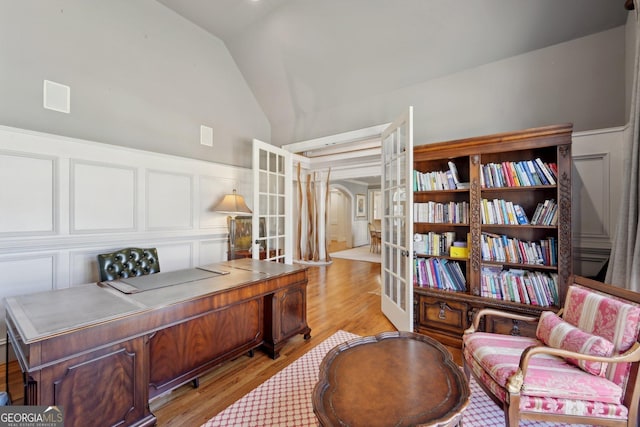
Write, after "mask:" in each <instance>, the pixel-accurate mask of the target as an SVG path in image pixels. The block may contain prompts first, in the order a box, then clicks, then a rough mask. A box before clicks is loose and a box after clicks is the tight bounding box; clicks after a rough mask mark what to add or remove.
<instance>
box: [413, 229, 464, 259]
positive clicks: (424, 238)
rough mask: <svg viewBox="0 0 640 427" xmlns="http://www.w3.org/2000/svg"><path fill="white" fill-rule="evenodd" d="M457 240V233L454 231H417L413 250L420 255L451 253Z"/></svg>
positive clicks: (414, 236)
mask: <svg viewBox="0 0 640 427" xmlns="http://www.w3.org/2000/svg"><path fill="white" fill-rule="evenodd" d="M455 241H456V233H454V232H453V231H446V232H444V233H436V232H433V231H430V232H428V233H426V234H420V233H416V234H414V235H413V251H414V252H415V253H416V254H419V255H432V256H441V255H449V250H450V249H451V246H453V244H454V242H455Z"/></svg>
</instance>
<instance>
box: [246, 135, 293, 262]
mask: <svg viewBox="0 0 640 427" xmlns="http://www.w3.org/2000/svg"><path fill="white" fill-rule="evenodd" d="M253 183H254V185H253V222H252V240H253V242H254V245H253V258H254V259H259V258H260V254H261V253H262V254H263V258H265V259H266V260H270V261H276V262H283V263H285V264H292V263H293V227H292V224H293V222H292V216H293V215H292V214H293V204H292V203H293V200H292V199H293V197H292V196H293V180H292V159H291V153H289V152H288V151H285V150H283V149H281V148H279V147H276V146H273V145H271V144H267V143H265V142H262V141H259V140H257V139H254V140H253Z"/></svg>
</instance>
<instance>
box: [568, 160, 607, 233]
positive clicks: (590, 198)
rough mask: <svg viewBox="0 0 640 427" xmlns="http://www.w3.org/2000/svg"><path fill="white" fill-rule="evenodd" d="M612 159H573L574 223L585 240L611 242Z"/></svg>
mask: <svg viewBox="0 0 640 427" xmlns="http://www.w3.org/2000/svg"><path fill="white" fill-rule="evenodd" d="M609 159H610V158H609V154H608V153H594V154H585V155H574V156H573V166H574V170H573V175H572V179H573V180H575V186H574V189H575V191H574V192H573V196H572V198H573V204H572V207H573V209H574V212H575V213H576V215H574V216H573V218H572V222H573V224H574V226H575V229H576V230H578V231H579V233H580V234H579V236H580V237H581V238H582V239H586V238H590V239H599V240H603V241H604V242H606V243H608V242H609V236H610V233H609V225H610V224H609V214H610V212H609V207H610V206H609V202H610V201H609V192H610V190H611V185H610V181H611V179H610V175H609Z"/></svg>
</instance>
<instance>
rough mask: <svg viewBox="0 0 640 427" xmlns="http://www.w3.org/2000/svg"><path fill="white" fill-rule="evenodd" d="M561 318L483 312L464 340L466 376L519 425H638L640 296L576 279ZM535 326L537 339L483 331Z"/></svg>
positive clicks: (511, 422)
mask: <svg viewBox="0 0 640 427" xmlns="http://www.w3.org/2000/svg"><path fill="white" fill-rule="evenodd" d="M569 280H570V282H569V286H568V289H567V294H566V298H565V303H564V307H563V309H562V310H560V314H561V316H559V315H557V314H556V313H554V312H552V311H548V312H543V313H542V315H541V316H540V318H535V317H528V316H521V315H516V314H513V313H505V312H501V311H498V310H491V309H484V310H480V311H479V312H478V314H477V316H476V317H475V319H474V322H473V326H472V327H471V328H469V329H468V330H467V331H465V335H464V338H463V358H464V370H465V373H466V374H467V377H469V376H470V375H473V377H474V378H475V379H476V381H477V382H478V384H479V385H480V386H481V387H482V388H483V389H484V391H485V392H486V393H487V394H488V395H489V396H490V397H491V398H492V399H493V400H494V401H495V402H496V403H498V404H499V405H501V406H502V407H503V409H504V414H505V424H506V425H507V426H517V425H519V422H520V420H521V419H523V420H525V419H527V420H541V421H553V422H564V423H582V424H596V425H606V426H629V427H631V426H633V427H635V426H636V425H637V422H638V400H639V397H640V377H639V376H638V367H639V364H640V363H639V361H640V344H639V343H638V328H639V325H640V294H638V293H636V292H632V291H628V290H625V289H621V288H618V287H615V286H612V285H607V284H603V283H601V282H597V281H594V280H590V279H586V278H584V277H579V276H572V277H570V278H569ZM487 315H488V316H502V317H509V318H512V319H517V320H521V321H537V322H538V324H537V330H536V338H529V337H520V336H510V335H501V334H495V333H487V332H481V331H478V325H479V322H480V319H481V317H482V316H487Z"/></svg>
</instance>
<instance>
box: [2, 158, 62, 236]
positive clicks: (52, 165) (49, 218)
mask: <svg viewBox="0 0 640 427" xmlns="http://www.w3.org/2000/svg"><path fill="white" fill-rule="evenodd" d="M55 173H56V162H55V159H54V158H52V157H47V156H39V155H37V154H33V153H11V152H7V151H0V182H1V183H2V184H1V185H0V206H1V208H0V236H1V235H9V234H42V233H53V232H54V231H55V223H56V220H55V218H56V215H55V204H54V203H55V193H56V185H57V181H56V179H55Z"/></svg>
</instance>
